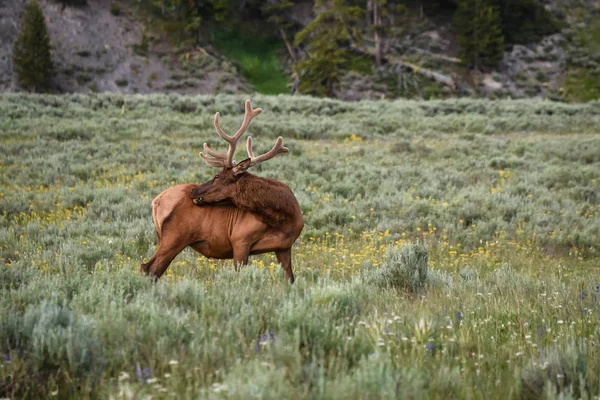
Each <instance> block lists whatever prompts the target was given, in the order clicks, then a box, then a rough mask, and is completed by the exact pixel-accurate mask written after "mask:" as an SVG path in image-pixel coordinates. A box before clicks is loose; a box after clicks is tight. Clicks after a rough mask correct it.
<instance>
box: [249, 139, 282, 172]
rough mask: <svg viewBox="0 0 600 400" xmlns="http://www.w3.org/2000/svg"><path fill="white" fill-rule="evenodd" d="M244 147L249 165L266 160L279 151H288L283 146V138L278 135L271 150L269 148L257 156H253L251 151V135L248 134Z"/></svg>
mask: <svg viewBox="0 0 600 400" xmlns="http://www.w3.org/2000/svg"><path fill="white" fill-rule="evenodd" d="M246 149H247V150H248V157H250V166H249V167H248V168H250V167H252V166H254V165H256V164H259V163H261V162H263V161H267V160H270V159H271V158H273V157H275V156H276V155H277V154H279V153H287V152H288V151H290V150H289V149H288V148H287V147H283V138H282V137H281V136H279V137H278V138H277V141H276V142H275V146H273V148H272V149H271V150H269V151H268V152H266V153H265V154H263V155H261V156H258V157H254V153H253V152H252V136H248V141H247V143H246Z"/></svg>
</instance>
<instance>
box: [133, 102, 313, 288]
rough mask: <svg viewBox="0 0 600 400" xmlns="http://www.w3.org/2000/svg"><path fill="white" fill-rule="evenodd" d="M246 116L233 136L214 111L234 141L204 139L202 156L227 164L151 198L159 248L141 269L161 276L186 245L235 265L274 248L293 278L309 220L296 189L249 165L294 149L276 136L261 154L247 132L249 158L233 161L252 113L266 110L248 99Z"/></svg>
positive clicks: (216, 122) (211, 162)
mask: <svg viewBox="0 0 600 400" xmlns="http://www.w3.org/2000/svg"><path fill="white" fill-rule="evenodd" d="M245 106H246V111H245V115H244V121H243V123H242V126H241V127H240V129H239V130H238V131H237V132H236V133H235V134H234V135H233V136H229V135H226V134H225V133H224V132H223V130H222V129H221V126H220V123H219V113H216V114H215V119H214V125H215V129H216V130H217V133H218V135H219V136H220V137H221V138H222V139H224V140H225V141H227V142H228V143H229V150H228V151H227V153H225V154H222V153H217V152H215V151H213V150H212V149H211V148H210V147H208V145H207V144H206V143H204V151H205V152H206V154H204V153H202V152H200V157H201V159H202V160H203V161H204V162H206V163H207V164H208V165H209V166H211V167H222V168H223V169H222V170H221V172H219V173H217V174H216V175H215V176H214V177H213V178H212V179H211V180H209V181H208V182H206V183H204V184H202V185H196V184H184V185H177V186H173V187H171V188H169V189H167V190H165V191H164V192H162V193H161V194H159V195H158V196H156V198H155V199H154V200H153V201H152V217H153V219H154V226H155V228H156V235H157V237H158V248H157V249H156V252H155V253H154V255H153V256H152V258H151V259H150V261H148V262H147V263H145V264H141V265H140V271H142V272H145V273H146V274H150V275H152V276H154V277H155V278H160V276H161V275H162V274H164V272H165V271H166V270H167V268H168V267H169V264H170V263H171V261H173V259H174V258H175V257H176V256H177V254H179V253H180V252H181V251H182V250H183V249H185V248H186V247H187V246H190V247H191V248H192V249H194V250H196V251H197V252H199V253H200V254H202V255H203V256H205V257H209V258H216V259H231V258H233V260H234V268H235V269H236V270H237V269H238V268H239V267H240V266H241V265H245V264H247V263H248V257H249V256H250V255H254V254H262V253H268V252H275V255H276V257H277V262H278V263H280V264H281V266H282V268H283V269H284V271H285V273H286V275H287V278H288V279H289V280H290V282H291V283H293V282H294V273H293V271H292V245H293V244H294V242H295V241H296V239H297V238H298V236H299V235H300V232H302V228H303V227H304V220H303V218H302V212H301V210H300V206H299V204H298V201H297V200H296V198H295V197H294V194H293V193H292V191H291V190H290V189H289V188H288V187H287V186H286V185H284V184H283V183H281V182H279V181H277V180H275V179H267V178H259V177H257V176H255V175H252V174H250V173H249V172H247V170H248V169H249V168H251V167H253V166H255V165H257V164H259V163H261V162H264V161H267V160H270V159H271V158H273V157H275V156H277V155H278V154H280V153H287V152H288V151H289V150H288V149H287V148H286V147H283V139H282V138H281V137H279V138H277V141H276V142H275V145H274V146H273V148H272V149H271V150H270V151H268V152H267V153H265V154H263V155H260V156H258V157H255V156H254V153H253V151H252V137H248V141H247V150H248V158H247V159H245V160H244V161H241V162H240V163H236V162H235V161H233V154H234V152H235V149H236V145H237V142H238V140H239V138H240V137H241V136H242V135H243V134H244V132H245V131H246V129H248V125H249V124H250V121H251V120H252V118H254V117H255V116H257V115H258V114H260V113H261V112H262V110H261V109H260V108H257V109H252V106H251V103H250V100H246V104H245Z"/></svg>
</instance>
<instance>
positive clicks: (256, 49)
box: [211, 29, 289, 94]
mask: <svg viewBox="0 0 600 400" xmlns="http://www.w3.org/2000/svg"><path fill="white" fill-rule="evenodd" d="M211 36H212V37H211V40H212V41H213V42H214V43H215V45H216V46H217V47H218V49H219V51H221V52H222V53H223V54H224V55H225V56H226V57H227V58H229V59H232V60H234V61H236V62H237V63H238V64H239V65H240V67H241V73H242V75H243V76H244V78H246V79H247V80H248V82H250V84H252V86H254V89H255V90H256V91H257V92H258V93H262V94H281V93H289V89H288V87H287V83H288V80H289V78H288V77H287V75H286V74H285V72H284V70H283V66H282V65H281V62H280V59H279V55H278V54H279V53H280V52H281V51H283V50H284V47H283V43H281V42H278V41H273V39H268V40H267V39H264V38H262V37H261V36H260V35H256V34H248V33H247V32H238V31H233V30H224V29H214V30H211Z"/></svg>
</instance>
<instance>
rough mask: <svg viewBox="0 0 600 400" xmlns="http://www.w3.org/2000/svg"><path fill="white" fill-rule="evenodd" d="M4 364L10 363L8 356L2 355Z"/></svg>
mask: <svg viewBox="0 0 600 400" xmlns="http://www.w3.org/2000/svg"><path fill="white" fill-rule="evenodd" d="M4 362H6V363H9V362H10V354H5V355H4Z"/></svg>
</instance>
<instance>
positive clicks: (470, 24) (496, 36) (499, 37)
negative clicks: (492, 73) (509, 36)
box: [453, 0, 504, 69]
mask: <svg viewBox="0 0 600 400" xmlns="http://www.w3.org/2000/svg"><path fill="white" fill-rule="evenodd" d="M493 1H494V0H459V1H458V9H457V10H456V12H455V14H454V20H453V23H454V27H455V29H456V31H457V33H458V45H459V46H460V57H461V58H462V60H463V62H464V63H465V64H467V65H468V66H470V67H473V68H475V69H481V68H491V67H494V66H495V65H496V64H497V63H498V62H499V61H500V60H502V56H503V52H504V36H503V34H502V19H501V17H500V12H499V9H498V7H497V6H496V5H495V4H494V2H493Z"/></svg>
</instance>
